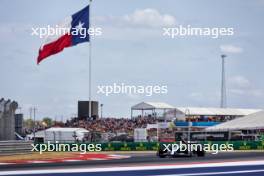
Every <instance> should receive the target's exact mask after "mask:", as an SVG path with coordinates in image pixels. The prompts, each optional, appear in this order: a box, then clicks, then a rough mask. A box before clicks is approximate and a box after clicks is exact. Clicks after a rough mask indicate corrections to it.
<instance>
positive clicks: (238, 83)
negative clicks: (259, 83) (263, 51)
mask: <svg viewBox="0 0 264 176" xmlns="http://www.w3.org/2000/svg"><path fill="white" fill-rule="evenodd" d="M228 83H229V84H230V85H231V86H232V87H237V88H248V87H250V86H251V83H250V81H249V80H248V79H247V78H245V77H243V76H241V75H238V76H233V77H230V78H229V80H228Z"/></svg>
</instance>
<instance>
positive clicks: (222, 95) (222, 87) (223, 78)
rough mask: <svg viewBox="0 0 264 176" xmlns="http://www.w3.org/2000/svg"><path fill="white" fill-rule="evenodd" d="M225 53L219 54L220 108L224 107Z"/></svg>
mask: <svg viewBox="0 0 264 176" xmlns="http://www.w3.org/2000/svg"><path fill="white" fill-rule="evenodd" d="M226 57H227V56H226V55H225V54H222V55H221V58H222V82H221V103H220V107H221V108H226V82H225V58H226Z"/></svg>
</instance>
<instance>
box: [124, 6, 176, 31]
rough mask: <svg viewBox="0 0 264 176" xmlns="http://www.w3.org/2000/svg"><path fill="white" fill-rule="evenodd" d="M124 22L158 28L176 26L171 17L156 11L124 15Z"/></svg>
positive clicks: (142, 11) (148, 10)
mask: <svg viewBox="0 0 264 176" xmlns="http://www.w3.org/2000/svg"><path fill="white" fill-rule="evenodd" d="M124 20H125V21H127V22H129V23H132V24H134V25H142V26H150V27H159V26H173V25H175V24H176V19H175V17H174V16H172V15H168V14H161V13H160V12H159V11H158V10H156V9H150V8H147V9H143V10H136V11H135V12H134V13H132V14H130V15H125V16H124Z"/></svg>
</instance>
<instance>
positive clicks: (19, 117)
mask: <svg viewBox="0 0 264 176" xmlns="http://www.w3.org/2000/svg"><path fill="white" fill-rule="evenodd" d="M15 132H16V133H18V134H19V135H23V114H15Z"/></svg>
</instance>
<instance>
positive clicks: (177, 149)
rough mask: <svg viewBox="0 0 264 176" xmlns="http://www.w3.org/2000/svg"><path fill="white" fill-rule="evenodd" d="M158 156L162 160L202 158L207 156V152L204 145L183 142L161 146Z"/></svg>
mask: <svg viewBox="0 0 264 176" xmlns="http://www.w3.org/2000/svg"><path fill="white" fill-rule="evenodd" d="M157 156H158V157H160V158H165V157H177V156H189V157H192V156H198V157H202V156H205V151H204V149H203V146H202V144H199V143H198V142H187V141H184V140H181V141H180V142H179V143H176V144H171V143H169V144H166V143H163V144H161V145H160V147H159V149H158V151H157Z"/></svg>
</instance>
